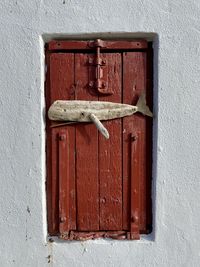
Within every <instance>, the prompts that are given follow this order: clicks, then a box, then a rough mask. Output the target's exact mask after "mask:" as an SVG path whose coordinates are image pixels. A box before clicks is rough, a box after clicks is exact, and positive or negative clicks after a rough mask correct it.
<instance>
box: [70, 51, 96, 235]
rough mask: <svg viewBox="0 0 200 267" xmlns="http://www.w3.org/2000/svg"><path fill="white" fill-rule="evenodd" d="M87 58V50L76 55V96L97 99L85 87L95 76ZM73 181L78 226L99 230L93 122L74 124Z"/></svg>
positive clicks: (83, 228)
mask: <svg viewBox="0 0 200 267" xmlns="http://www.w3.org/2000/svg"><path fill="white" fill-rule="evenodd" d="M90 57H93V56H92V55H90ZM88 60H89V55H87V54H76V55H75V75H76V76H75V81H76V84H77V85H78V86H77V88H76V92H75V96H76V99H79V100H98V98H97V96H96V95H95V94H90V90H88V89H89V88H88V84H89V79H94V67H89V66H88ZM76 182H77V224H78V230H80V231H96V230H99V182H98V131H97V129H96V127H95V125H93V124H81V123H80V124H77V125H76Z"/></svg>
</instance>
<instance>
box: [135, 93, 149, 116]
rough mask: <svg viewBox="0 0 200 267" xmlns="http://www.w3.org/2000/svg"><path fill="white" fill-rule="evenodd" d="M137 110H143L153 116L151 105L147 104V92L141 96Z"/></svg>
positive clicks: (145, 113) (143, 112)
mask: <svg viewBox="0 0 200 267" xmlns="http://www.w3.org/2000/svg"><path fill="white" fill-rule="evenodd" d="M136 106H137V111H138V112H141V113H142V114H144V115H147V116H149V117H153V113H152V112H151V111H150V109H149V107H148V106H147V104H146V95H145V93H142V94H141V96H140V98H139V99H138V102H137V104H136Z"/></svg>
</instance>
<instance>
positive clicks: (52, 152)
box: [46, 53, 76, 234]
mask: <svg viewBox="0 0 200 267" xmlns="http://www.w3.org/2000/svg"><path fill="white" fill-rule="evenodd" d="M48 73H49V75H48V77H49V82H48V83H49V84H48V86H49V91H48V99H47V101H46V103H47V107H46V108H47V110H48V108H49V106H50V105H51V104H52V103H53V101H55V100H58V99H74V94H73V85H74V54H72V53H68V54H64V53H59V54H50V55H49V70H48ZM54 124H55V122H51V121H49V120H48V119H47V144H48V145H49V144H50V146H49V151H48V158H47V160H48V165H49V166H50V167H49V169H50V171H48V185H49V186H48V190H49V191H50V192H48V194H49V195H50V201H49V202H50V203H51V204H50V205H48V218H50V220H49V219H48V220H49V222H50V226H49V230H50V233H52V234H56V233H58V232H59V176H58V173H59V171H58V168H59V166H58V153H59V152H58V143H57V135H58V132H59V129H58V128H51V126H52V125H54ZM61 129H66V131H67V133H68V136H69V140H70V147H69V153H70V177H69V185H68V189H66V188H65V189H66V190H68V191H69V202H70V209H69V218H70V219H69V227H70V229H76V196H75V172H74V170H73V169H74V166H75V155H74V153H73V151H74V144H75V142H74V140H75V134H74V133H75V130H74V128H73V127H62V128H61Z"/></svg>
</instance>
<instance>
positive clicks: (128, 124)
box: [123, 52, 149, 231]
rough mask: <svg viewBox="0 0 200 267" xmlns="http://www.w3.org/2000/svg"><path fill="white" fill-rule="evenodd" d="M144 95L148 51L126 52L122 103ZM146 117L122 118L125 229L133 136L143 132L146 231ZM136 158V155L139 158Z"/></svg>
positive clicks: (143, 226)
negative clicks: (130, 141)
mask: <svg viewBox="0 0 200 267" xmlns="http://www.w3.org/2000/svg"><path fill="white" fill-rule="evenodd" d="M142 92H146V52H125V53H123V103H126V104H134V105H135V104H136V103H137V100H138V98H139V96H140V94H141V93H142ZM146 121H147V117H145V116H143V115H140V114H138V113H137V114H134V116H131V117H125V118H124V119H123V229H124V230H128V229H129V218H130V208H131V207H130V201H129V199H130V193H131V192H130V190H129V189H130V185H131V182H130V177H131V171H132V166H131V161H130V153H131V151H130V146H129V138H130V134H131V133H133V134H135V133H136V132H137V131H140V132H141V138H140V149H141V151H140V153H141V162H140V163H141V168H142V172H141V175H140V191H141V192H140V193H141V194H140V214H141V217H140V230H141V231H142V230H145V229H146V203H147V199H146V195H147V188H146V179H147V172H146V165H147V161H148V156H149V155H147V154H146V145H147V142H146V133H147V126H146ZM136 156H137V155H136Z"/></svg>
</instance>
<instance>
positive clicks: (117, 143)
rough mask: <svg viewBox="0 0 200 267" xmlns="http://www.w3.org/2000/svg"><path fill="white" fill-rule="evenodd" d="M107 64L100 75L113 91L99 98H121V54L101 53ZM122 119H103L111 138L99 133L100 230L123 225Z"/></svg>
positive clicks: (113, 100)
mask: <svg viewBox="0 0 200 267" xmlns="http://www.w3.org/2000/svg"><path fill="white" fill-rule="evenodd" d="M101 58H103V59H105V61H106V66H104V67H102V69H103V77H102V79H103V80H104V81H105V82H106V84H107V87H108V88H111V89H112V91H113V94H112V95H108V96H102V95H99V100H100V101H110V102H118V103H121V101H122V84H121V68H122V66H121V54H120V53H113V54H111V53H108V54H107V53H106V54H101ZM121 121H122V120H121V119H115V120H110V121H105V122H103V124H104V126H105V127H106V128H107V130H108V132H109V134H110V138H109V139H108V140H107V139H105V137H104V136H102V135H101V134H99V186H100V196H99V197H100V230H121V229H122V142H121V136H122V132H121V131H122V127H121Z"/></svg>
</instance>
